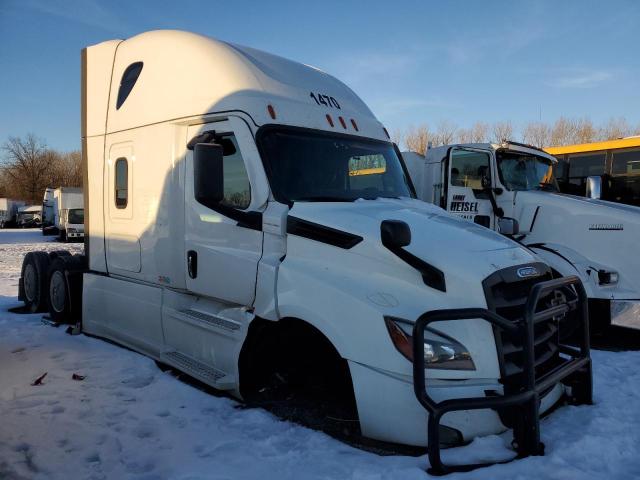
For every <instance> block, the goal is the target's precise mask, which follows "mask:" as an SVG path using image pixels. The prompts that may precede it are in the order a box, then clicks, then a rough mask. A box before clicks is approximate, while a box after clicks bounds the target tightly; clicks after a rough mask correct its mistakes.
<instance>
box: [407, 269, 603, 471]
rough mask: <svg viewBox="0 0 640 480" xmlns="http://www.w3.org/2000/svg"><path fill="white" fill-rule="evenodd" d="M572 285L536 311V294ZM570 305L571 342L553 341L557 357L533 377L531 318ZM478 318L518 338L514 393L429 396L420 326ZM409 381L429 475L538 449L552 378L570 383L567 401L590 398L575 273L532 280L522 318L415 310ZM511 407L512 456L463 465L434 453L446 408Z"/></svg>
mask: <svg viewBox="0 0 640 480" xmlns="http://www.w3.org/2000/svg"><path fill="white" fill-rule="evenodd" d="M571 287H573V289H575V293H576V296H575V298H573V299H570V300H566V301H565V302H564V303H560V304H556V305H553V306H551V307H549V308H546V309H545V310H542V311H536V309H537V306H538V303H539V301H540V299H541V298H542V297H543V296H545V295H547V294H548V293H550V292H553V291H554V290H557V289H560V288H571ZM571 311H576V314H577V315H578V316H579V317H578V320H579V321H578V327H579V328H578V331H577V336H578V338H577V344H578V348H576V347H575V346H569V345H565V344H560V345H559V351H560V353H561V354H564V356H565V358H563V363H562V364H560V365H558V366H557V367H555V368H554V369H552V370H551V371H549V372H547V373H545V374H544V375H542V376H541V378H536V372H535V343H534V327H535V324H536V323H538V322H541V321H544V320H549V319H551V318H555V317H558V316H560V315H565V314H567V313H569V312H571ZM476 318H481V319H483V320H486V321H487V322H489V323H491V324H492V325H493V326H494V328H497V329H502V330H504V331H506V332H507V333H509V334H511V335H516V336H518V337H519V338H521V339H522V340H523V347H524V348H523V357H524V358H523V359H522V360H523V373H522V385H521V387H520V389H519V391H518V392H517V393H513V394H508V395H499V396H491V397H474V398H460V399H449V400H444V401H441V402H436V401H434V400H433V399H432V398H431V397H430V396H429V394H428V393H427V385H426V378H425V372H426V370H425V368H426V366H425V360H424V330H425V328H426V327H427V326H428V325H429V324H431V323H433V322H440V321H445V320H446V321H450V320H467V319H476ZM413 359H414V360H413V385H414V391H415V395H416V397H417V399H418V401H419V402H420V404H421V405H422V406H423V407H424V408H425V409H426V410H427V412H428V413H429V420H428V427H427V428H428V429H427V433H428V455H429V463H430V468H429V469H428V470H427V472H428V473H429V474H432V475H446V474H448V473H452V472H467V471H471V470H475V469H477V468H482V467H487V466H490V465H494V464H496V463H508V462H511V461H513V460H515V459H517V458H524V457H528V456H531V455H544V444H543V443H542V442H541V441H540V412H539V407H540V399H541V397H542V396H543V395H544V393H545V392H546V391H548V389H550V388H552V387H553V386H554V385H555V384H556V383H558V382H561V381H563V380H564V381H565V383H567V384H569V385H571V401H572V403H574V404H576V405H580V404H591V403H592V399H593V386H592V385H593V384H592V374H591V357H590V352H589V314H588V306H587V295H586V293H585V290H584V287H583V286H582V283H581V282H580V280H579V279H578V277H575V276H570V277H565V278H559V279H553V280H548V281H545V282H540V283H538V284H536V285H534V286H533V287H532V289H531V292H530V293H529V296H528V298H527V303H526V305H525V311H524V315H523V318H522V319H521V320H519V321H515V322H514V321H511V320H507V319H505V318H504V317H502V316H500V315H498V314H496V313H495V312H492V311H490V310H487V309H484V308H463V309H448V310H433V311H430V312H426V313H424V314H423V315H421V316H420V317H419V318H418V320H417V321H416V323H415V325H414V327H413ZM479 409H494V410H496V411H498V412H499V411H501V410H505V409H516V411H517V412H518V413H519V415H515V416H514V417H515V418H516V421H515V423H514V425H513V442H512V445H513V446H514V448H515V450H516V452H517V456H516V457H515V458H514V459H511V460H508V461H502V462H487V463H476V464H466V465H444V464H443V463H442V459H441V456H440V421H441V419H442V417H443V416H444V415H445V414H446V413H449V412H453V411H461V410H479Z"/></svg>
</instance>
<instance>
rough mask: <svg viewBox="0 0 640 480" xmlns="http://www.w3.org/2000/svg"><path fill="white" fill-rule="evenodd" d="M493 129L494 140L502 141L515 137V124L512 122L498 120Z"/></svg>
mask: <svg viewBox="0 0 640 480" xmlns="http://www.w3.org/2000/svg"><path fill="white" fill-rule="evenodd" d="M492 130H493V132H492V133H493V138H492V141H494V142H502V141H503V140H510V139H512V138H513V124H512V123H511V122H508V121H507V122H496V123H494V124H493V129H492Z"/></svg>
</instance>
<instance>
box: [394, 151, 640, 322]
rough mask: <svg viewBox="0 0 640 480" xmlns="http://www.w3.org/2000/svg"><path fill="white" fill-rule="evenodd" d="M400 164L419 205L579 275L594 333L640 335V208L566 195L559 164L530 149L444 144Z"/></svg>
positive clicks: (556, 268) (407, 157)
mask: <svg viewBox="0 0 640 480" xmlns="http://www.w3.org/2000/svg"><path fill="white" fill-rule="evenodd" d="M403 157H404V159H405V162H406V164H407V168H408V170H409V172H410V175H411V177H412V179H413V181H414V185H415V186H416V189H417V192H418V197H419V198H421V199H423V200H426V201H428V202H430V203H434V204H436V205H439V206H441V207H442V208H444V209H445V210H447V211H448V212H450V213H452V214H453V215H456V216H458V217H459V218H463V219H466V220H469V221H472V222H474V223H476V224H480V225H484V226H485V227H488V228H490V229H493V230H498V231H501V232H502V233H505V234H507V235H509V236H511V237H512V238H515V239H516V240H518V241H519V242H520V243H522V244H523V245H524V246H526V247H527V248H528V249H530V250H531V251H533V252H535V253H536V255H537V256H538V257H540V258H542V259H543V260H544V262H545V263H547V264H548V265H549V266H551V268H552V269H553V271H555V272H557V273H558V274H559V275H576V276H578V277H579V278H580V279H581V281H582V283H583V285H584V288H585V290H586V292H587V296H588V298H589V311H590V313H591V325H592V327H593V328H594V330H596V331H603V330H604V329H605V328H606V327H607V326H608V325H610V324H614V325H622V326H626V327H632V328H640V261H638V258H637V256H636V255H635V253H634V252H635V250H636V243H637V239H638V238H640V208H638V207H633V206H629V205H621V204H618V203H613V202H606V201H601V200H594V199H588V198H584V197H578V196H572V195H567V194H561V193H560V192H559V190H558V184H557V181H556V178H555V175H554V172H555V169H554V166H555V164H556V162H557V160H556V159H555V158H554V157H553V156H552V155H550V154H548V153H546V152H544V151H543V150H540V149H537V148H535V147H532V146H529V145H523V144H518V143H515V142H502V143H499V144H492V143H484V144H467V145H462V144H456V145H445V146H440V147H437V148H430V149H428V150H427V152H426V156H422V155H418V154H416V153H411V152H404V153H403Z"/></svg>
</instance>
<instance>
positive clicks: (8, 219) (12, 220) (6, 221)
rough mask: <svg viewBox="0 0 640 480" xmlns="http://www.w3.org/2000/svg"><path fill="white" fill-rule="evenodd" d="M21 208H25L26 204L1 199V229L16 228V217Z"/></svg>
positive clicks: (9, 199)
mask: <svg viewBox="0 0 640 480" xmlns="http://www.w3.org/2000/svg"><path fill="white" fill-rule="evenodd" d="M20 207H24V202H22V201H20V200H12V199H11V198H0V228H7V227H14V226H16V216H17V214H18V209H19V208H20Z"/></svg>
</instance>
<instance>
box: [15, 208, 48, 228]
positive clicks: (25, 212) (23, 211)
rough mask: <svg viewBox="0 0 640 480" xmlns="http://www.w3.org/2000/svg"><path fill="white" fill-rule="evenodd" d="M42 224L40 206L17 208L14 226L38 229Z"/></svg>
mask: <svg viewBox="0 0 640 480" xmlns="http://www.w3.org/2000/svg"><path fill="white" fill-rule="evenodd" d="M41 222H42V206H41V205H24V206H22V207H18V213H17V214H16V224H17V226H18V227H20V228H38V227H39V226H40V224H41Z"/></svg>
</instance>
